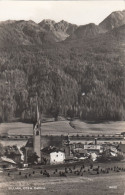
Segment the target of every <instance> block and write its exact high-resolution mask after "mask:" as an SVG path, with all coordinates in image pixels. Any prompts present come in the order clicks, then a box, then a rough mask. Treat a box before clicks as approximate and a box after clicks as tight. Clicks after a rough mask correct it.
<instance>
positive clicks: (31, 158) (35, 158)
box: [27, 152, 39, 164]
mask: <svg viewBox="0 0 125 195" xmlns="http://www.w3.org/2000/svg"><path fill="white" fill-rule="evenodd" d="M38 158H39V157H38V155H37V154H36V152H31V153H30V154H29V156H28V159H27V161H28V163H31V164H35V163H38Z"/></svg>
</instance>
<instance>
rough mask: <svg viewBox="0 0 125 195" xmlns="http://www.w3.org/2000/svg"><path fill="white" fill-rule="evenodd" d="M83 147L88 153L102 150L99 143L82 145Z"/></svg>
mask: <svg viewBox="0 0 125 195" xmlns="http://www.w3.org/2000/svg"><path fill="white" fill-rule="evenodd" d="M84 149H85V150H87V152H89V153H92V152H94V153H96V154H98V153H101V152H102V146H101V145H84Z"/></svg>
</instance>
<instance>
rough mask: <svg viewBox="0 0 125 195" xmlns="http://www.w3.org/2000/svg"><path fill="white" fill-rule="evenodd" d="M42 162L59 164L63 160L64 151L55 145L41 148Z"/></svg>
mask: <svg viewBox="0 0 125 195" xmlns="http://www.w3.org/2000/svg"><path fill="white" fill-rule="evenodd" d="M41 156H42V163H43V164H60V163H63V162H64V160H65V153H64V151H62V150H61V149H57V148H56V147H52V146H49V147H46V148H43V149H42V150H41Z"/></svg>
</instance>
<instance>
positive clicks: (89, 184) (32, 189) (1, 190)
mask: <svg viewBox="0 0 125 195" xmlns="http://www.w3.org/2000/svg"><path fill="white" fill-rule="evenodd" d="M97 166H100V168H102V169H105V168H107V167H110V168H111V167H112V168H113V167H114V166H118V167H121V168H125V164H124V162H118V163H102V164H101V163H100V164H99V163H98V164H95V165H94V167H97ZM70 167H71V166H70ZM54 168H55V167H54ZM58 168H59V167H58ZM72 168H73V167H72ZM79 168H80V165H78V166H76V170H77V169H79ZM44 169H45V167H44ZM48 169H49V172H50V173H51V174H50V177H46V176H44V175H41V174H40V169H36V170H35V174H34V175H33V174H32V175H31V176H30V177H28V178H25V177H24V176H25V174H26V173H32V171H33V169H27V170H24V171H21V172H22V175H21V176H20V175H19V171H17V172H10V176H9V177H8V175H7V172H3V173H0V195H23V194H27V195H33V194H35V195H39V194H42V195H55V194H57V195H124V194H125V171H119V172H114V171H113V170H111V171H109V173H108V174H106V173H105V174H103V173H101V172H100V174H98V175H97V174H96V172H95V174H90V173H88V172H87V170H88V167H85V169H86V172H85V173H84V174H83V175H82V176H81V175H79V176H78V175H74V174H67V177H59V174H57V173H56V175H53V168H52V167H47V171H48ZM59 169H60V168H59ZM59 169H58V171H59ZM63 169H64V167H63Z"/></svg>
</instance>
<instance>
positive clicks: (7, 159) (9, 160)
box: [0, 156, 16, 164]
mask: <svg viewBox="0 0 125 195" xmlns="http://www.w3.org/2000/svg"><path fill="white" fill-rule="evenodd" d="M0 162H8V163H12V164H16V162H14V161H13V160H12V159H10V158H7V157H5V156H2V157H1V158H0Z"/></svg>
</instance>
